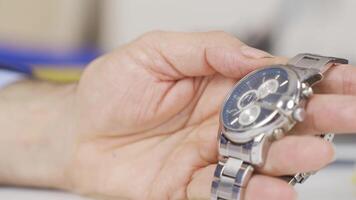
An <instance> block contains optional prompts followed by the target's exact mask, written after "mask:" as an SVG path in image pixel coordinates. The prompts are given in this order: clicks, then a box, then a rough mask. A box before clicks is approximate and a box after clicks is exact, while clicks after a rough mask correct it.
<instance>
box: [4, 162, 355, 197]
mask: <svg viewBox="0 0 356 200" xmlns="http://www.w3.org/2000/svg"><path fill="white" fill-rule="evenodd" d="M351 174H352V168H335V167H330V168H327V169H325V170H322V171H320V172H318V173H317V174H316V175H314V176H313V177H311V178H310V179H309V180H308V181H307V182H306V183H304V184H303V185H299V186H297V187H296V189H297V191H298V194H299V200H318V199H321V200H354V199H356V194H355V192H356V185H352V182H351ZM0 199H1V200H3V199H4V200H88V199H87V198H83V197H79V196H76V195H72V194H67V193H63V192H55V191H46V190H34V189H16V188H0Z"/></svg>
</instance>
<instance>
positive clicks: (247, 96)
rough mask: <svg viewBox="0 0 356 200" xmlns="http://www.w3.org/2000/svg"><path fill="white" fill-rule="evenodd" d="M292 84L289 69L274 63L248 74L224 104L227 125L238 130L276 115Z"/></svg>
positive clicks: (263, 121)
mask: <svg viewBox="0 0 356 200" xmlns="http://www.w3.org/2000/svg"><path fill="white" fill-rule="evenodd" d="M288 87H289V80H288V73H287V71H286V70H285V69H283V68H279V67H270V68H265V69H262V70H260V71H256V72H254V73H252V74H250V75H248V76H247V77H246V78H244V79H242V80H241V81H240V82H239V83H237V85H236V86H235V87H234V89H233V91H232V93H231V94H230V96H229V97H228V99H227V100H226V102H225V104H224V106H223V109H222V121H223V123H224V125H225V127H227V128H228V129H231V130H235V131H238V130H242V129H246V128H251V127H255V126H261V125H263V124H265V123H268V122H271V121H272V120H273V119H276V115H278V112H276V109H275V105H276V104H277V102H278V101H279V100H280V98H281V97H282V95H283V94H285V93H286V92H287V91H288Z"/></svg>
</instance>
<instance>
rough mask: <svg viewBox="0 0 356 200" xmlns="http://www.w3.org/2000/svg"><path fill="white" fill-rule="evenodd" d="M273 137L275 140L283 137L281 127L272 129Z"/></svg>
mask: <svg viewBox="0 0 356 200" xmlns="http://www.w3.org/2000/svg"><path fill="white" fill-rule="evenodd" d="M273 137H274V138H275V139H276V140H279V139H281V138H283V137H284V131H283V129H281V128H277V129H274V131H273Z"/></svg>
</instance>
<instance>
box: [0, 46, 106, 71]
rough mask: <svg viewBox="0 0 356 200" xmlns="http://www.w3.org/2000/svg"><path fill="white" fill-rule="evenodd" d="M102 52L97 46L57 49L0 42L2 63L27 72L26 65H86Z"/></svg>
mask: <svg viewBox="0 0 356 200" xmlns="http://www.w3.org/2000/svg"><path fill="white" fill-rule="evenodd" d="M101 54H102V52H101V51H99V50H98V49H96V48H77V49H68V50H58V51H57V50H52V49H51V50H48V49H45V48H42V49H41V48H29V47H17V46H15V45H9V44H4V43H3V44H1V43H0V63H3V65H4V64H7V65H9V66H12V67H15V66H17V67H15V68H16V70H18V71H20V72H26V73H28V69H27V67H28V66H27V67H26V65H58V66H66V65H71V66H85V65H87V64H88V63H90V62H91V61H92V60H94V59H95V58H96V57H98V56H99V55H101Z"/></svg>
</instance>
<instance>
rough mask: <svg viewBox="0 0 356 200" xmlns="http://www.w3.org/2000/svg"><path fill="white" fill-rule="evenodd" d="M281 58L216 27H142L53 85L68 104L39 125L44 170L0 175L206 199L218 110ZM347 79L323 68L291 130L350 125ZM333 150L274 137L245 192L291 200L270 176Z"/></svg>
mask: <svg viewBox="0 0 356 200" xmlns="http://www.w3.org/2000/svg"><path fill="white" fill-rule="evenodd" d="M284 62H285V59H283V58H278V57H272V56H271V55H269V54H267V53H265V52H262V51H259V50H255V49H252V48H250V47H248V46H246V45H244V44H243V43H242V42H240V41H239V40H238V39H236V38H234V37H232V36H230V35H227V34H225V33H221V32H212V33H167V32H154V33H149V34H146V35H144V36H143V37H141V38H139V39H137V40H136V41H134V42H133V43H130V44H128V45H126V46H124V47H122V48H121V49H118V50H116V51H114V52H112V53H110V54H107V55H105V56H103V57H101V58H99V59H97V60H96V61H94V62H93V63H92V64H91V65H90V66H89V67H88V68H87V69H86V70H85V72H84V74H83V76H82V78H81V80H80V82H79V83H78V85H76V84H75V85H72V86H57V87H56V89H55V91H57V90H60V91H63V89H62V88H64V87H65V88H66V89H65V91H66V92H61V93H60V96H62V95H63V96H65V97H66V98H65V99H66V100H65V102H66V103H65V106H62V107H63V109H62V110H63V111H62V112H58V114H56V115H54V116H55V119H56V120H57V122H58V123H54V122H53V121H51V122H46V123H45V124H49V125H48V127H51V128H47V129H45V130H47V132H46V134H43V135H46V137H42V138H45V139H39V141H41V144H44V143H45V144H47V143H49V144H51V145H48V146H47V145H46V146H45V147H44V148H42V149H46V151H41V154H40V155H41V156H37V157H38V160H39V161H41V162H39V163H37V165H35V166H36V167H37V168H38V167H39V166H41V169H46V170H42V171H45V172H50V173H47V174H46V173H45V172H43V173H37V174H35V175H33V173H34V172H32V171H33V170H29V169H30V168H31V166H30V164H28V162H26V164H25V166H26V169H23V168H21V170H13V173H12V174H11V175H12V176H11V177H14V175H16V176H15V177H17V178H16V181H12V182H11V181H9V178H6V173H1V172H2V171H4V170H1V166H0V180H1V177H5V178H3V179H4V180H6V181H3V182H10V183H12V184H21V185H32V186H33V185H35V186H40V187H44V186H50V187H54V188H60V189H65V190H69V191H73V192H77V193H81V194H84V195H88V196H92V197H95V198H98V199H186V198H189V199H208V198H209V196H210V185H211V181H212V177H213V172H214V169H215V166H216V163H217V145H216V136H217V130H218V122H219V119H218V110H219V108H220V106H221V104H222V101H223V99H224V98H225V96H226V93H227V92H228V91H229V90H230V89H231V87H232V86H233V85H234V83H235V82H236V80H238V79H240V78H242V77H243V76H244V75H246V74H247V73H248V72H251V71H252V70H254V69H257V68H259V67H262V66H266V65H272V64H277V63H284ZM353 76H356V72H355V69H353V68H351V67H350V66H338V67H335V68H334V69H332V70H331V71H330V72H329V73H328V74H327V76H326V78H325V81H324V82H322V83H321V84H320V85H319V87H318V91H319V92H320V93H323V94H320V95H319V94H317V95H315V96H314V97H313V98H312V99H311V101H310V103H309V104H308V107H307V113H308V116H307V119H306V122H305V123H302V124H301V125H298V127H296V129H295V132H296V134H301V133H304V132H306V131H307V132H310V133H311V134H320V133H321V132H329V131H334V132H338V133H340V132H352V131H355V130H356V125H355V124H353V123H349V122H350V119H354V118H356V116H355V114H354V113H355V112H353V111H354V108H356V107H355V105H356V104H355V103H354V102H355V100H356V98H355V97H353V96H346V94H347V95H348V94H354V93H355V91H356V90H355V87H354V85H355V84H356V81H354V80H356V79H354V78H353ZM58 87H59V88H61V89H59V88H58ZM340 88H341V90H340ZM342 88H343V89H342ZM47 92H48V91H47ZM63 93H64V94H63ZM324 93H334V94H333V95H332V94H324ZM335 93H338V94H335ZM57 97H58V96H57ZM47 99H48V98H47ZM47 99H41V102H43V101H45V100H47ZM50 100H51V99H50ZM51 101H53V100H51ZM62 107H61V108H62ZM341 107H342V108H346V107H347V108H348V109H347V110H345V109H341V110H340V108H341ZM316 116H332V117H331V118H320V117H318V118H317V117H316ZM49 117H52V118H53V116H52V115H50V116H49ZM49 117H48V118H49ZM346 117H347V119H348V120H345V118H346ZM59 119H60V120H59ZM335 120H336V122H337V123H335ZM29 121H30V120H29ZM32 122H33V121H32ZM41 124H43V123H41ZM53 127H55V128H53ZM31 130H32V129H31ZM35 130H37V129H35ZM42 130H43V128H42V129H38V130H37V132H41V131H42ZM48 130H53V131H52V132H50V133H51V134H48ZM9 132H11V131H9ZM38 135H41V134H38ZM46 142H47V143H46ZM57 143H58V144H57ZM36 145H38V146H39V144H38V143H36ZM12 146H14V145H12ZM53 146H56V148H53ZM9 148H10V147H9ZM38 148H39V149H41V148H40V147H38ZM49 149H50V150H49ZM23 151H24V150H23ZM281 152H283V153H281ZM22 153H23V152H22ZM33 154H35V155H39V153H38V152H37V151H36V152H32V154H31V155H33ZM333 154H334V153H333V148H332V145H331V144H329V143H327V142H325V141H323V140H321V139H319V138H316V137H311V136H307V135H303V136H288V137H285V138H283V139H281V140H279V141H277V142H275V143H274V144H273V145H272V147H271V149H270V151H269V153H268V158H267V161H266V164H265V166H264V167H263V168H261V169H259V170H258V172H259V174H258V175H255V176H254V177H253V178H252V179H251V181H250V182H249V184H248V187H247V191H246V198H245V199H246V200H259V199H265V200H269V199H271V200H278V199H281V200H285V199H295V198H296V194H295V192H294V190H293V188H292V187H291V186H289V185H288V184H286V183H285V182H283V181H281V180H280V179H278V178H273V176H279V175H285V174H294V173H297V172H308V171H313V170H317V169H320V168H321V167H323V166H325V165H327V164H328V163H330V162H331V161H332V159H333ZM21 155H22V156H23V154H21ZM19 156H20V154H19ZM2 157H3V156H0V158H2ZM37 157H36V158H37ZM52 157H55V158H56V159H54V160H55V161H53V160H52V159H51V158H52ZM291 158H293V159H291ZM315 158H318V159H315ZM46 161H47V162H46ZM12 163H16V159H15V161H13V162H12ZM17 163H18V162H17ZM48 163H51V164H48ZM53 163H56V164H55V165H54V164H53ZM40 164H41V165H40ZM13 165H14V166H15V164H13ZM16 166H17V165H16ZM3 168H5V167H3ZM17 168H18V167H17ZM17 168H15V169H17ZM53 168H55V169H56V170H53ZM18 171H21V172H22V173H19V172H18ZM26 171H27V173H28V174H30V173H32V175H31V176H30V177H28V176H26V175H27V173H24V172H26ZM30 171H31V172H30ZM37 171H39V170H37ZM42 171H41V172H42ZM24 174H25V175H24ZM59 174H60V175H63V176H59ZM23 176H25V177H26V178H25V179H24V178H23ZM43 177H46V178H43ZM24 180H25V181H24ZM31 180H32V181H31ZM34 180H41V181H38V182H40V183H38V182H37V184H35V183H33V182H35V181H34ZM266 186H268V187H266Z"/></svg>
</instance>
